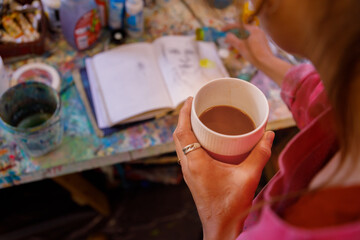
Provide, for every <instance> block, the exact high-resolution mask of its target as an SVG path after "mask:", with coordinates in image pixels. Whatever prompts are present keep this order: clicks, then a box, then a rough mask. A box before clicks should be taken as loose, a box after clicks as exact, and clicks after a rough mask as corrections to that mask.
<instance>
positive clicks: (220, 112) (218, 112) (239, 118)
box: [199, 105, 255, 135]
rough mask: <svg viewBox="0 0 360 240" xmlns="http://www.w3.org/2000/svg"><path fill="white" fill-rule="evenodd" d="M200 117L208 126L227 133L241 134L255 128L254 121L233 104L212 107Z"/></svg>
mask: <svg viewBox="0 0 360 240" xmlns="http://www.w3.org/2000/svg"><path fill="white" fill-rule="evenodd" d="M199 119H200V121H201V122H202V123H203V124H204V125H205V126H206V127H208V128H210V129H211V130H213V131H215V132H218V133H221V134H225V135H241V134H245V133H248V132H251V131H253V130H254V129H255V123H254V121H253V120H252V119H251V118H250V117H249V116H248V115H247V114H246V113H244V112H243V111H241V110H240V109H238V108H235V107H232V106H226V105H219V106H214V107H210V108H208V109H206V110H205V111H204V112H203V113H201V114H200V116H199Z"/></svg>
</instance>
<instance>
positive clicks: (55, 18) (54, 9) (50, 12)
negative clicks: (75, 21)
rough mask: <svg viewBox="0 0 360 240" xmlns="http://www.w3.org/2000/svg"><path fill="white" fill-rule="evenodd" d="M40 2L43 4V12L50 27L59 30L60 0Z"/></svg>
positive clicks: (43, 0)
mask: <svg viewBox="0 0 360 240" xmlns="http://www.w3.org/2000/svg"><path fill="white" fill-rule="evenodd" d="M42 3H43V5H44V10H45V13H46V15H47V17H48V19H49V24H50V29H51V30H52V31H54V32H60V31H61V23H60V16H59V9H60V0H42Z"/></svg>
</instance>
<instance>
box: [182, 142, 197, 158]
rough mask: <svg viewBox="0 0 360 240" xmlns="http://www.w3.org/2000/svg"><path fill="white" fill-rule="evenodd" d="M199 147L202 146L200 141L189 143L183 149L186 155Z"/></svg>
mask: <svg viewBox="0 0 360 240" xmlns="http://www.w3.org/2000/svg"><path fill="white" fill-rule="evenodd" d="M198 148H201V145H200V143H192V144H189V145H187V146H186V147H184V148H183V149H182V150H183V153H184V154H185V155H186V154H188V153H189V152H191V151H194V150H196V149H198Z"/></svg>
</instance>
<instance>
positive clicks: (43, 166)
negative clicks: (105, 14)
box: [0, 0, 293, 188]
mask: <svg viewBox="0 0 360 240" xmlns="http://www.w3.org/2000/svg"><path fill="white" fill-rule="evenodd" d="M158 3H160V4H158V5H156V6H153V7H151V8H148V9H147V10H146V11H147V12H145V13H146V33H147V34H146V35H144V36H143V37H142V38H141V39H136V40H131V41H139V40H141V41H151V40H152V39H154V38H156V37H159V36H161V35H163V34H189V33H193V32H194V29H196V28H197V27H199V26H200V24H199V21H198V20H197V19H196V18H195V17H194V16H193V15H192V14H191V13H190V12H189V11H188V9H187V8H186V7H185V5H184V4H183V3H182V1H180V0H168V1H166V0H164V1H158ZM203 22H205V24H208V25H213V26H217V24H218V23H217V22H216V21H213V20H211V19H210V20H209V19H203ZM110 47H113V46H112V45H111V44H110V43H109V34H108V33H106V32H105V33H104V35H103V36H102V39H101V41H99V43H98V44H97V45H96V46H95V47H94V48H92V49H90V50H88V51H84V52H77V51H74V50H73V49H72V48H71V47H69V46H68V45H67V43H66V42H65V41H64V40H63V39H62V38H61V36H60V37H59V36H58V37H53V39H51V40H49V41H48V42H47V49H48V51H46V53H45V54H43V55H42V56H37V57H31V58H26V59H17V60H16V61H12V62H6V63H7V64H6V69H7V71H8V73H9V74H10V75H11V73H12V72H13V71H14V70H15V69H16V68H18V67H19V66H21V65H24V64H26V63H30V62H45V63H48V64H50V65H52V66H54V67H55V68H56V69H57V70H58V72H59V73H60V74H61V77H62V89H66V90H64V91H63V93H62V95H61V99H62V102H63V108H62V111H63V112H62V114H63V117H64V125H65V134H64V139H63V143H62V144H61V146H60V147H59V148H58V149H56V150H55V151H53V152H51V153H49V154H47V155H46V156H43V157H41V158H29V157H28V156H27V155H26V154H25V153H24V152H23V151H22V150H21V149H20V148H19V147H18V146H17V144H16V143H15V142H14V141H13V140H12V138H11V136H9V135H7V133H5V132H4V131H3V130H2V129H0V188H4V187H8V186H13V185H18V184H22V183H26V182H32V181H36V180H41V179H45V178H53V177H57V176H61V175H65V174H69V173H75V172H79V171H83V170H87V169H92V168H97V167H101V166H106V165H111V164H115V163H120V162H125V161H131V160H133V159H139V158H143V157H150V156H156V155H159V154H162V153H168V152H173V151H174V149H175V147H174V143H173V141H172V132H173V131H174V129H175V127H176V123H177V117H176V116H165V117H162V118H159V119H156V120H151V121H148V122H145V123H142V124H139V125H136V126H133V127H130V128H127V129H124V130H122V131H120V132H117V133H115V134H113V135H111V136H108V137H104V138H98V137H97V136H96V135H95V134H94V130H93V128H92V126H91V124H90V121H89V118H88V116H87V114H86V111H85V108H84V105H83V103H82V101H81V99H80V97H79V94H78V91H77V89H76V88H75V87H74V85H72V82H73V75H72V71H73V70H74V69H79V68H81V67H83V66H84V58H85V57H87V56H92V55H94V54H95V53H98V52H100V51H104V50H106V49H107V48H110ZM261 79H264V78H260V80H257V81H258V85H259V86H260V87H261V88H263V90H264V91H265V92H266V95H267V97H268V98H269V100H270V101H269V102H270V107H271V108H272V111H271V112H272V113H271V116H270V123H275V122H278V121H283V120H284V119H286V120H287V121H288V119H289V117H290V118H291V115H290V113H289V112H287V110H286V107H285V108H284V105H283V103H282V102H281V100H280V101H279V100H278V99H279V97H278V95H279V89H277V88H276V87H274V86H270V85H269V81H267V83H264V82H262V81H261ZM268 89H271V91H268ZM274 99H275V100H274ZM292 124H293V122H291V120H290V122H287V123H286V124H285V125H284V124H282V126H286V125H292ZM276 127H277V126H275V128H276ZM272 128H274V127H272Z"/></svg>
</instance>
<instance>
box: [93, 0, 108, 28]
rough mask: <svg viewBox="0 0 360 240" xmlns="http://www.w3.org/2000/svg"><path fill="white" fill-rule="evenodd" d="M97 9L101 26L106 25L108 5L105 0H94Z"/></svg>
mask: <svg viewBox="0 0 360 240" xmlns="http://www.w3.org/2000/svg"><path fill="white" fill-rule="evenodd" d="M95 2H96V4H97V5H98V9H99V16H100V20H101V26H103V27H106V26H107V25H108V15H109V11H108V9H109V7H108V2H107V0H95Z"/></svg>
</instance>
